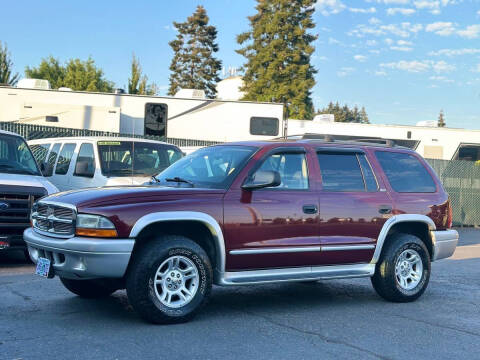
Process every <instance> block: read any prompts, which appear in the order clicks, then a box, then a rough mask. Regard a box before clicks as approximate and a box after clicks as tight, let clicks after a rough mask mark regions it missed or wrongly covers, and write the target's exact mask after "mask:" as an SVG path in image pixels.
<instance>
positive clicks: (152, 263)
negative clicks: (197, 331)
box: [126, 235, 213, 324]
mask: <svg viewBox="0 0 480 360" xmlns="http://www.w3.org/2000/svg"><path fill="white" fill-rule="evenodd" d="M212 278H213V272H212V267H211V264H210V260H209V258H208V255H207V254H206V252H205V251H204V250H203V249H202V248H201V247H200V246H199V245H198V244H197V243H195V242H194V241H192V240H190V239H188V238H186V237H184V236H177V235H168V236H162V237H160V238H157V239H155V240H153V241H150V242H148V243H146V244H145V245H143V246H142V247H141V248H140V249H138V251H137V252H136V253H135V255H134V257H133V260H132V263H131V265H130V267H129V270H128V273H127V282H126V285H127V296H128V299H129V301H130V304H131V305H132V307H133V308H134V310H135V311H136V312H137V313H138V314H139V315H140V316H141V317H142V318H143V319H144V320H146V321H148V322H151V323H155V324H172V323H181V322H186V321H188V320H190V319H192V318H193V317H194V316H195V315H196V314H197V313H198V311H199V310H200V309H201V308H202V307H203V306H204V305H205V304H206V302H207V300H208V297H209V295H210V292H211V288H212Z"/></svg>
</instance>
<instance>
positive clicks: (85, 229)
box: [75, 214, 117, 237]
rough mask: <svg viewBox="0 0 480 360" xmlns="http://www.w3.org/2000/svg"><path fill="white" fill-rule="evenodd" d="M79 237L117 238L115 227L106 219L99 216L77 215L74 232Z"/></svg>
mask: <svg viewBox="0 0 480 360" xmlns="http://www.w3.org/2000/svg"><path fill="white" fill-rule="evenodd" d="M75 234H76V235H79V236H95V237H117V231H116V230H115V225H113V223H112V222H111V221H110V220H108V219H107V218H106V217H103V216H99V215H87V214H78V215H77V227H76V231H75Z"/></svg>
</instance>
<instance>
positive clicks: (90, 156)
mask: <svg viewBox="0 0 480 360" xmlns="http://www.w3.org/2000/svg"><path fill="white" fill-rule="evenodd" d="M94 174H95V154H94V151H93V145H92V144H90V143H83V144H82V145H81V146H80V150H79V151H78V156H77V163H76V164H75V173H74V174H73V175H75V176H84V177H93V175H94Z"/></svg>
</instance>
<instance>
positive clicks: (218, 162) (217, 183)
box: [156, 146, 256, 189]
mask: <svg viewBox="0 0 480 360" xmlns="http://www.w3.org/2000/svg"><path fill="white" fill-rule="evenodd" d="M255 150H256V148H254V147H247V146H210V147H207V148H203V149H200V150H197V151H195V152H194V153H192V154H190V155H188V156H186V157H184V158H183V159H181V160H180V161H178V162H176V163H175V164H173V165H172V166H170V167H169V168H168V169H166V170H165V171H163V172H162V173H160V174H159V175H157V176H156V178H157V180H158V181H159V182H160V183H162V185H165V184H167V185H169V186H190V187H192V186H194V187H204V188H209V189H227V188H228V187H229V186H230V184H231V182H232V181H233V179H234V178H235V176H236V174H237V173H238V171H240V170H241V169H242V168H243V166H244V165H245V164H246V162H247V161H248V159H249V158H250V156H251V155H252V154H253V153H254V152H255ZM175 180H177V181H175ZM180 180H182V181H180ZM185 180H186V181H185ZM180 184H181V185H180Z"/></svg>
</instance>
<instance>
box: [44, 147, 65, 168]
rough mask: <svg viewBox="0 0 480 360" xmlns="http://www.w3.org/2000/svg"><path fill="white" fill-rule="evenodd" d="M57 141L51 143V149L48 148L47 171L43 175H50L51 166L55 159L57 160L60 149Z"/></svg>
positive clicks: (53, 164)
mask: <svg viewBox="0 0 480 360" xmlns="http://www.w3.org/2000/svg"><path fill="white" fill-rule="evenodd" d="M60 145H61V144H59V143H57V144H55V145H53V147H52V150H50V154H48V160H47V164H48V169H47V170H48V171H46V172H45V176H52V172H53V167H54V166H55V161H56V160H57V155H58V151H59V150H60Z"/></svg>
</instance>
